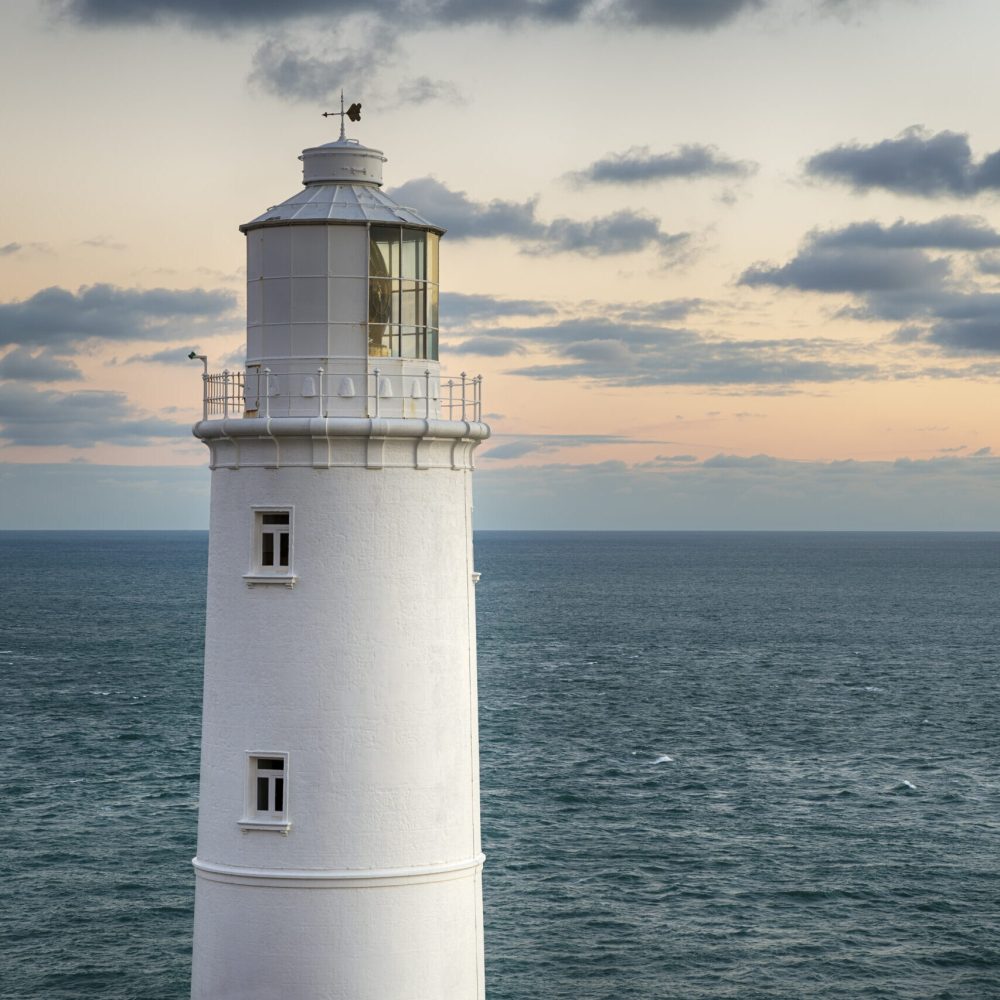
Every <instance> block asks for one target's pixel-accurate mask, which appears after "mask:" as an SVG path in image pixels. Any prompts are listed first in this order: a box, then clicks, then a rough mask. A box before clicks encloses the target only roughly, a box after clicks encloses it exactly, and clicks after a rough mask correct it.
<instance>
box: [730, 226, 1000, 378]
mask: <svg viewBox="0 0 1000 1000" xmlns="http://www.w3.org/2000/svg"><path fill="white" fill-rule="evenodd" d="M998 245H1000V233H998V232H997V231H996V230H994V229H992V228H991V227H990V226H989V225H987V224H986V222H985V220H983V219H981V218H978V217H976V216H971V217H970V216H944V217H942V218H939V219H935V220H933V221H931V222H925V223H911V222H904V221H903V220H901V219H900V220H898V221H897V222H895V223H893V224H892V225H890V226H882V225H880V224H879V223H876V222H863V223H855V224H853V225H850V226H845V227H843V228H841V229H834V230H827V231H816V232H813V233H810V234H809V235H808V236H807V237H806V239H805V241H804V242H803V245H802V247H801V248H800V250H799V251H798V253H797V254H796V255H795V256H794V257H793V258H792V259H791V260H790V261H789V262H788V263H787V264H783V265H780V266H778V265H773V264H755V265H753V266H752V267H750V268H747V270H746V271H744V272H743V274H742V275H741V276H740V279H739V281H740V283H741V284H743V285H750V286H759V285H772V286H775V287H779V288H793V289H797V290H799V291H807V292H826V293H831V292H832V293H849V294H853V295H854V296H855V297H856V299H857V304H856V305H854V306H851V307H848V308H846V309H843V310H841V313H840V315H842V316H845V317H849V318H852V319H859V320H868V321H877V322H892V323H899V324H901V325H900V326H899V327H897V329H896V330H895V332H894V333H893V337H892V339H893V340H894V341H895V342H896V343H897V344H904V345H905V344H924V345H930V346H932V347H936V348H938V349H940V350H941V351H942V352H943V353H945V354H951V355H963V354H964V355H968V354H997V353H1000V294H998V293H996V292H988V291H986V292H984V291H982V290H980V289H979V288H977V287H976V286H975V285H974V284H969V283H968V282H966V283H965V284H964V286H963V285H962V284H960V283H958V282H957V281H956V280H955V277H954V269H953V267H952V259H953V258H952V257H951V256H945V257H940V258H932V257H931V256H930V255H929V253H928V250H934V249H937V250H941V251H951V252H952V254H955V253H966V254H971V255H973V257H974V258H975V255H977V254H980V253H985V254H987V256H988V259H989V260H992V259H993V257H992V248H994V247H996V246H998ZM939 374H941V375H944V374H947V373H945V372H941V373H939ZM967 374H968V375H970V376H973V377H976V376H982V377H991V374H990V371H989V369H987V368H980V369H978V370H970V371H968V372H967Z"/></svg>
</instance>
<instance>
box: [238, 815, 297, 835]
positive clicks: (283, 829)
mask: <svg viewBox="0 0 1000 1000" xmlns="http://www.w3.org/2000/svg"><path fill="white" fill-rule="evenodd" d="M239 827H240V829H242V831H243V832H244V833H249V832H250V831H251V830H262V831H264V832H265V833H280V834H281V835H282V836H283V837H285V836H287V835H288V831H289V830H290V829H291V828H292V824H291V822H290V821H289V820H287V819H274V820H268V819H241V820H240V821H239Z"/></svg>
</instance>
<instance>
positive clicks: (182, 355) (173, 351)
mask: <svg viewBox="0 0 1000 1000" xmlns="http://www.w3.org/2000/svg"><path fill="white" fill-rule="evenodd" d="M192 351H195V353H198V352H197V348H193V347H165V348H164V349H163V350H162V351H154V352H153V353H152V354H133V355H132V357H130V358H127V359H126V360H125V364H127V365H130V364H132V363H133V362H135V361H138V362H142V363H145V364H154V365H177V366H178V367H185V368H190V367H191V365H192V364H194V362H193V361H192V359H191V358H189V357H188V355H189V354H190V353H191V352H192ZM244 355H245V352H244Z"/></svg>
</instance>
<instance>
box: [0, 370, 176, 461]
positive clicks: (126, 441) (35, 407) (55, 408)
mask: <svg viewBox="0 0 1000 1000" xmlns="http://www.w3.org/2000/svg"><path fill="white" fill-rule="evenodd" d="M190 433H191V426H190V424H188V423H173V422H170V421H167V420H163V419H158V418H154V417H149V416H144V415H142V414H140V413H137V412H136V411H135V409H134V408H133V407H132V405H131V404H130V403H129V401H128V397H127V396H126V395H125V393H123V392H105V391H96V390H91V391H88V390H82V391H79V392H56V391H54V390H51V389H44V390H42V389H35V388H33V387H32V386H28V385H19V384H17V383H7V384H6V385H4V386H3V388H2V391H0V440H2V441H3V442H4V443H6V444H8V445H27V446H31V447H36V446H39V445H69V446H70V447H72V448H90V447H92V446H93V445H95V444H119V445H132V446H142V445H148V444H150V443H152V442H153V441H154V440H157V439H161V440H162V439H163V438H176V439H177V440H185V439H186V438H187V436H188V435H190Z"/></svg>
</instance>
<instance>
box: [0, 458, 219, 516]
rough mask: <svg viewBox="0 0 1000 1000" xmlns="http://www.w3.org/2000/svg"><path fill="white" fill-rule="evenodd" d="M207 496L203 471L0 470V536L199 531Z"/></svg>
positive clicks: (40, 466)
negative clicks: (0, 532)
mask: <svg viewBox="0 0 1000 1000" xmlns="http://www.w3.org/2000/svg"><path fill="white" fill-rule="evenodd" d="M209 491H210V474H209V471H208V468H207V467H206V466H205V465H204V464H200V465H196V466H169V465H168V466H143V465H96V464H91V463H89V462H87V460H86V459H85V458H82V457H81V458H75V459H71V460H70V461H69V462H59V463H49V462H44V463H43V462H38V463H31V464H27V463H16V462H0V495H2V496H3V498H4V502H3V504H0V529H6V530H22V531H23V530H30V529H53V528H62V529H66V530H70V529H72V530H77V531H80V530H88V531H93V530H98V529H101V530H118V531H121V530H123V529H133V530H136V529H160V530H166V529H175V530H176V529H186V530H189V531H190V530H192V529H195V530H198V529H200V530H202V531H204V530H205V529H206V528H207V527H208V505H209Z"/></svg>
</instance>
